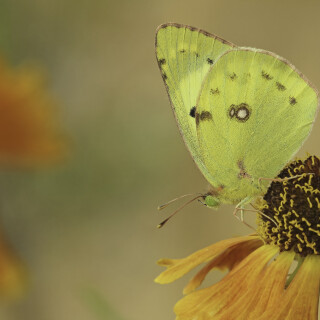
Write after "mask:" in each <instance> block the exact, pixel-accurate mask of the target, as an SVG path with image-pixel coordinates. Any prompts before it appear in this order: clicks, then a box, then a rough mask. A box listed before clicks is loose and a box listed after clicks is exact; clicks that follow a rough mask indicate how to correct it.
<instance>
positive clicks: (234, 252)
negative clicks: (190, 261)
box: [183, 239, 263, 294]
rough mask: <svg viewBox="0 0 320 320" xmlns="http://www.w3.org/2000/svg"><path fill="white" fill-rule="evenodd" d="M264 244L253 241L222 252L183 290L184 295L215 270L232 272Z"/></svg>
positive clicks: (256, 240) (241, 243)
mask: <svg viewBox="0 0 320 320" xmlns="http://www.w3.org/2000/svg"><path fill="white" fill-rule="evenodd" d="M262 244H263V242H262V241H261V240H260V239H252V240H249V241H245V242H240V243H237V244H235V245H233V246H232V247H230V248H228V249H227V250H225V251H224V252H222V253H221V254H220V255H219V256H217V257H216V258H214V259H213V260H211V261H209V262H208V263H207V264H206V265H205V266H204V267H203V268H202V269H201V270H200V271H199V272H198V273H197V274H196V275H195V276H194V277H193V278H192V279H191V281H190V282H189V283H188V284H187V285H186V287H185V288H184V290H183V293H184V294H189V293H190V292H192V291H193V290H195V289H196V288H198V287H199V286H200V285H201V283H202V282H203V280H204V278H205V277H206V276H207V274H208V272H210V271H211V270H212V269H213V268H219V269H220V270H224V269H229V270H232V269H233V268H234V267H235V266H237V265H238V264H239V262H241V261H242V260H243V259H244V258H246V257H247V256H248V255H249V254H250V253H251V252H252V251H254V250H256V249H257V248H259V247H260V246H261V245H262Z"/></svg>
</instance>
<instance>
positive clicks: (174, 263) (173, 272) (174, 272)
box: [155, 235, 258, 283]
mask: <svg viewBox="0 0 320 320" xmlns="http://www.w3.org/2000/svg"><path fill="white" fill-rule="evenodd" d="M253 239H258V236H255V235H253V236H243V237H237V238H231V239H227V240H222V241H220V242H217V243H215V244H213V245H211V246H208V247H206V248H204V249H201V250H199V251H197V252H195V253H193V254H191V255H189V256H188V257H186V258H183V259H161V260H159V262H158V263H159V264H160V265H164V266H167V267H168V268H167V270H165V271H164V272H162V273H161V274H160V275H159V276H158V277H157V278H156V279H155V282H158V283H170V282H172V281H175V280H177V279H179V278H181V277H182V276H183V275H185V274H186V273H188V272H189V271H190V270H192V269H193V268H195V267H196V266H198V265H199V264H201V263H203V262H207V261H209V260H211V259H213V258H214V257H216V256H217V255H219V254H221V253H222V252H223V251H224V250H226V249H228V248H230V247H232V246H234V245H237V244H239V243H242V242H246V241H251V240H253Z"/></svg>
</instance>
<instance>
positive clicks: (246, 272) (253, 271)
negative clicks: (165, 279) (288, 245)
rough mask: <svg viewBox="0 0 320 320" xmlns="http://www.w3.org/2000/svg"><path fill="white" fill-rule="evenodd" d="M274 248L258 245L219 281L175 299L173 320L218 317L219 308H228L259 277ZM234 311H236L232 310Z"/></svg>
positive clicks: (273, 253) (276, 250) (275, 250)
mask: <svg viewBox="0 0 320 320" xmlns="http://www.w3.org/2000/svg"><path fill="white" fill-rule="evenodd" d="M277 252H278V249H277V248H276V247H272V246H265V245H264V246H261V247H260V248H258V249H257V250H255V251H254V252H252V253H251V254H250V255H249V256H248V257H247V258H246V259H244V260H242V261H241V262H240V263H239V264H238V266H236V267H235V268H234V269H233V270H231V271H230V273H229V274H227V275H226V276H225V277H224V278H223V279H222V280H221V281H220V282H218V283H216V284H214V285H213V286H211V287H208V288H205V289H202V290H198V291H195V292H193V293H191V294H189V295H187V296H186V297H184V298H183V299H181V300H180V301H178V303H177V304H176V305H175V308H174V311H175V313H176V315H177V318H176V320H199V319H220V318H217V317H216V315H217V314H218V313H219V312H220V311H221V310H223V309H225V308H230V307H231V306H232V304H233V303H235V302H236V301H237V300H238V299H239V298H241V296H242V295H243V294H244V293H245V292H247V290H249V288H250V287H252V286H253V285H254V284H255V283H256V282H257V281H259V279H261V278H262V276H263V272H264V269H265V267H266V265H267V263H268V262H269V261H270V259H271V258H272V257H273V256H274V255H275V254H276V253H277ZM237 315H238V313H237V314H235V316H237ZM221 319H222V318H221ZM231 319H232V318H230V319H229V320H231ZM234 319H238V318H236V317H235V318H234Z"/></svg>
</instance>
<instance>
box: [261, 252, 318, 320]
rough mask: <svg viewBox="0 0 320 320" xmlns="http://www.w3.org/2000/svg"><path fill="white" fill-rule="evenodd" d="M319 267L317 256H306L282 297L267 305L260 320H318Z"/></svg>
mask: <svg viewBox="0 0 320 320" xmlns="http://www.w3.org/2000/svg"><path fill="white" fill-rule="evenodd" d="M319 266H320V257H319V256H317V255H309V256H307V257H306V258H305V260H304V262H303V263H302V265H301V267H300V269H299V271H298V272H297V274H296V276H295V277H294V279H293V280H292V282H291V283H290V285H289V287H288V288H287V289H286V290H285V291H284V293H283V295H282V297H281V298H280V299H278V300H277V301H276V303H274V304H273V306H270V305H269V307H268V311H267V312H266V313H265V314H264V315H263V317H261V320H269V319H274V320H298V319H303V320H318V302H319V283H320V268H319ZM259 320H260V318H259Z"/></svg>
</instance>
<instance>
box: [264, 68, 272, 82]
mask: <svg viewBox="0 0 320 320" xmlns="http://www.w3.org/2000/svg"><path fill="white" fill-rule="evenodd" d="M261 76H262V78H265V79H266V80H272V79H273V77H272V76H271V75H270V74H269V73H267V72H265V71H263V70H262V71H261Z"/></svg>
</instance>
